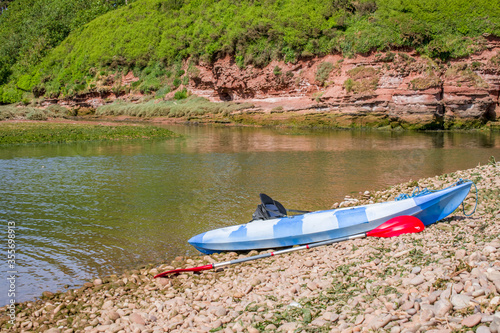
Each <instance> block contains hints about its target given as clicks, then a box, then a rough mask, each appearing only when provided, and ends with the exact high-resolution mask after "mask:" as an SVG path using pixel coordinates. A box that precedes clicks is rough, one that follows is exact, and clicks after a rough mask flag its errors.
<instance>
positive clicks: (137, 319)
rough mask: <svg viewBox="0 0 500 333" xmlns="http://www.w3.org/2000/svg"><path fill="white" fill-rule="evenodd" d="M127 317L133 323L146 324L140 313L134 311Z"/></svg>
mask: <svg viewBox="0 0 500 333" xmlns="http://www.w3.org/2000/svg"><path fill="white" fill-rule="evenodd" d="M129 319H130V321H131V322H132V323H134V324H139V325H146V322H145V321H144V319H143V318H142V316H141V315H140V314H138V313H136V312H134V313H132V314H131V315H130V316H129Z"/></svg>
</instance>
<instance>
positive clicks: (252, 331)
mask: <svg viewBox="0 0 500 333" xmlns="http://www.w3.org/2000/svg"><path fill="white" fill-rule="evenodd" d="M247 331H248V333H260V331H259V330H258V329H256V328H255V327H253V326H248V327H247Z"/></svg>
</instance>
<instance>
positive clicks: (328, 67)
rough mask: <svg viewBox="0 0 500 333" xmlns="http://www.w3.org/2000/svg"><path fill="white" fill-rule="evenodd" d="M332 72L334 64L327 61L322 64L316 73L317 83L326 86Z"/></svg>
mask: <svg viewBox="0 0 500 333" xmlns="http://www.w3.org/2000/svg"><path fill="white" fill-rule="evenodd" d="M332 70H333V64H332V63H331V62H327V61H325V62H322V63H320V64H319V65H318V69H317V71H316V77H315V79H316V81H318V82H319V83H320V84H321V85H324V84H325V82H326V80H327V79H328V77H329V76H330V73H331V72H332Z"/></svg>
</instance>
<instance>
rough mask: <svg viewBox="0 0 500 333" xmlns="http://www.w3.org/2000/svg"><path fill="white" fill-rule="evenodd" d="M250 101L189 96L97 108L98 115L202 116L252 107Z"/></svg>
mask: <svg viewBox="0 0 500 333" xmlns="http://www.w3.org/2000/svg"><path fill="white" fill-rule="evenodd" d="M251 107H252V105H251V104H248V103H243V104H238V103H233V102H222V103H212V102H209V101H208V100H207V99H205V98H202V97H195V96H189V97H187V98H186V99H182V100H179V101H160V102H155V101H151V102H148V103H142V104H134V103H125V102H120V101H117V102H115V103H112V104H108V105H103V106H100V107H98V108H97V110H96V115H99V116H118V115H127V116H131V117H142V118H150V117H160V116H164V117H173V118H175V117H184V116H193V117H194V116H202V115H204V114H230V113H231V112H233V111H237V110H241V109H247V108H251Z"/></svg>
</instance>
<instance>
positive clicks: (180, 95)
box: [174, 88, 189, 100]
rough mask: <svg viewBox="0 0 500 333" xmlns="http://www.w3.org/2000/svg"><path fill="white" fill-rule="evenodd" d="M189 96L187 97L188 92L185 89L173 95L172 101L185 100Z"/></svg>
mask: <svg viewBox="0 0 500 333" xmlns="http://www.w3.org/2000/svg"><path fill="white" fill-rule="evenodd" d="M188 96H189V95H188V91H187V89H186V88H184V89H182V90H181V91H176V92H175V94H174V99H177V100H179V99H185V98H187V97H188Z"/></svg>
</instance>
